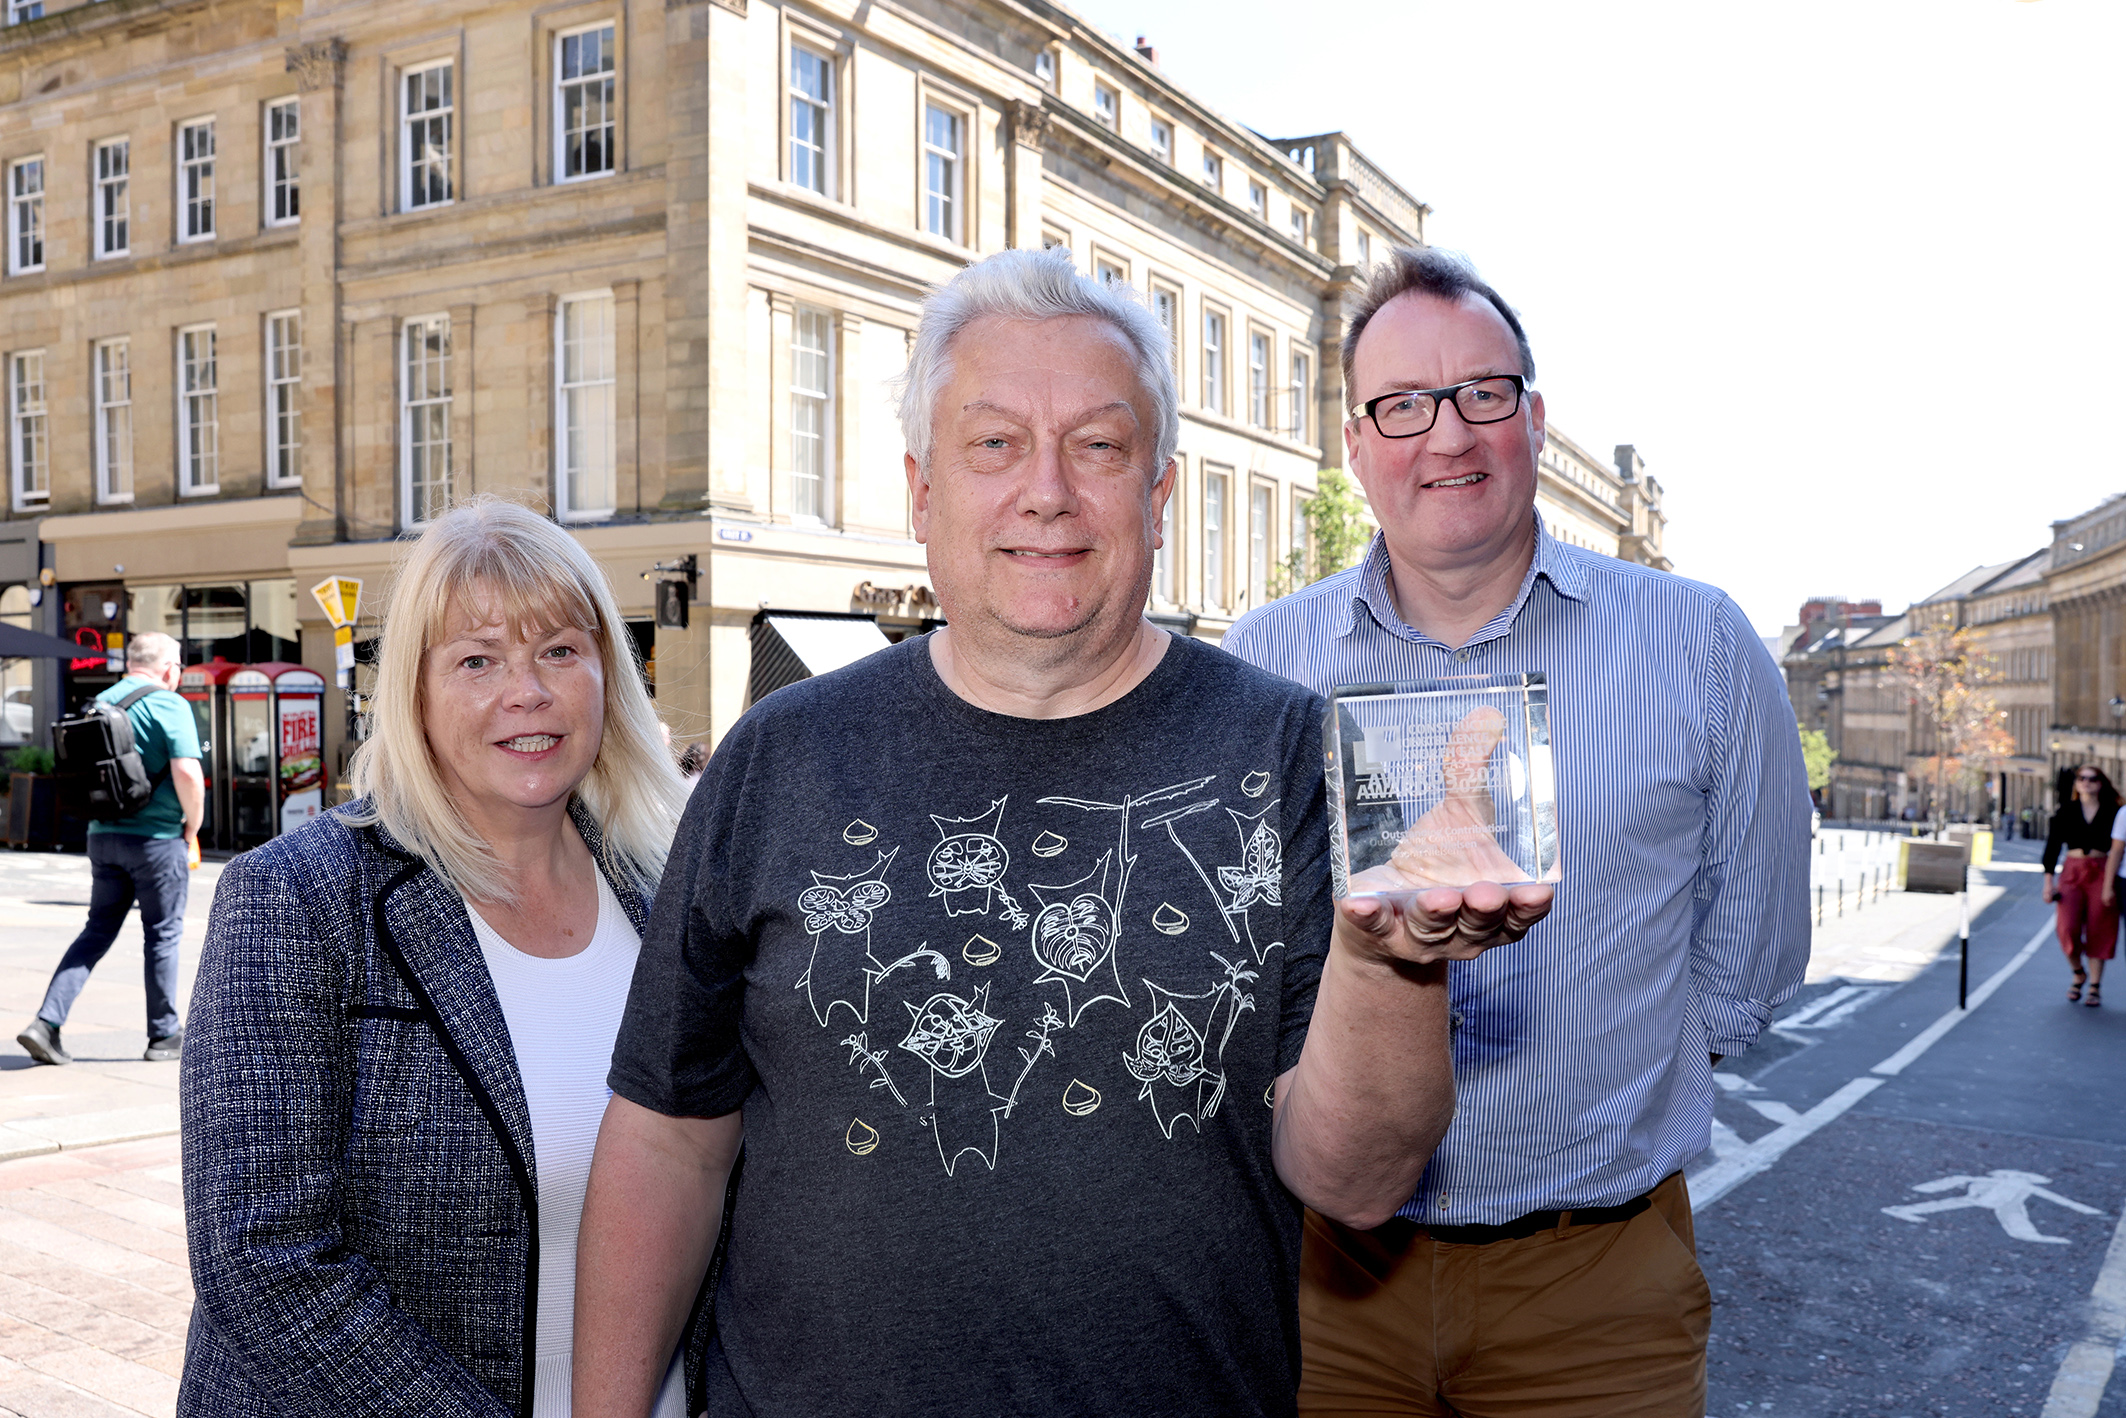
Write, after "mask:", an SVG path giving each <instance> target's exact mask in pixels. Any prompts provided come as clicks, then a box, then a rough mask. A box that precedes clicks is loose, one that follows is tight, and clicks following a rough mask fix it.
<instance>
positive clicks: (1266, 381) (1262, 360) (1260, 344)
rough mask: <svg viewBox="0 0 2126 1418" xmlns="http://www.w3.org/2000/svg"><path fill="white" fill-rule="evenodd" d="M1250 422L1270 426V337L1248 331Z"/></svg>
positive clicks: (1260, 425) (1262, 426)
mask: <svg viewBox="0 0 2126 1418" xmlns="http://www.w3.org/2000/svg"><path fill="white" fill-rule="evenodd" d="M1248 422H1249V423H1251V424H1253V425H1255V427H1257V428H1268V427H1269V426H1270V337H1269V336H1268V335H1266V334H1264V333H1263V332H1262V331H1260V330H1250V331H1248Z"/></svg>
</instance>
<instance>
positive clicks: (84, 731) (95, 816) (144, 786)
mask: <svg viewBox="0 0 2126 1418" xmlns="http://www.w3.org/2000/svg"><path fill="white" fill-rule="evenodd" d="M161 692H162V686H161V685H159V684H151V685H148V686H147V687H146V688H144V689H136V690H134V691H133V692H132V693H131V694H128V695H127V696H126V697H125V698H123V699H121V700H119V701H118V702H117V703H116V704H105V703H102V702H100V701H92V702H91V703H90V704H89V707H88V708H87V709H86V710H84V711H83V712H82V713H81V714H80V715H78V716H76V717H75V718H72V719H61V720H60V721H59V724H58V727H57V729H56V730H55V731H54V733H53V741H54V742H55V743H56V744H57V745H58V752H57V754H56V755H54V756H55V757H57V758H58V760H59V765H58V766H59V800H60V804H61V805H62V806H63V807H65V808H67V809H68V810H70V811H72V812H75V813H78V814H80V815H81V816H83V817H86V818H90V819H91V820H93V821H96V822H113V821H116V820H117V819H119V818H121V817H131V816H132V815H133V814H134V813H136V812H139V811H140V810H141V809H142V808H144V807H146V806H147V805H148V800H149V799H150V798H152V797H154V796H155V790H156V789H157V788H159V787H160V786H162V780H163V778H164V776H165V773H157V774H154V775H153V776H150V775H149V773H148V765H147V764H146V763H145V762H143V761H142V760H141V757H140V750H139V749H138V748H137V747H135V746H134V743H133V721H132V719H130V718H128V717H127V715H126V710H128V709H130V708H132V707H133V706H134V705H135V704H138V703H139V702H140V701H141V700H143V699H145V698H147V697H148V696H149V695H151V694H159V693H161ZM166 771H167V770H166Z"/></svg>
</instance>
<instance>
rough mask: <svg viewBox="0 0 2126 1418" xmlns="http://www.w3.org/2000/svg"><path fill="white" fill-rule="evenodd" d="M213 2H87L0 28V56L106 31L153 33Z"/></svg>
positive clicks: (135, 0) (125, 0)
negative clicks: (148, 31)
mask: <svg viewBox="0 0 2126 1418" xmlns="http://www.w3.org/2000/svg"><path fill="white" fill-rule="evenodd" d="M216 3H217V0H90V3H89V4H86V5H75V6H72V7H70V8H68V9H65V10H60V11H57V12H55V13H53V14H49V15H45V16H42V17H41V18H38V19H34V20H24V21H23V22H22V23H21V24H19V25H8V26H6V27H4V28H0V56H4V55H11V54H13V53H15V52H16V51H18V50H24V49H34V48H36V47H37V46H39V45H42V44H48V43H50V42H52V41H53V40H58V39H75V38H83V37H92V36H95V35H97V34H99V33H101V32H102V31H105V30H123V31H125V33H126V34H127V36H128V37H130V36H132V35H135V34H138V33H140V32H141V31H142V30H143V29H146V30H151V31H152V30H154V29H156V28H159V27H161V26H163V25H167V24H170V23H173V22H175V21H177V20H181V19H183V18H185V17H186V16H188V15H193V14H197V13H198V12H199V11H201V10H208V9H212V8H213V7H214V5H215V4H216Z"/></svg>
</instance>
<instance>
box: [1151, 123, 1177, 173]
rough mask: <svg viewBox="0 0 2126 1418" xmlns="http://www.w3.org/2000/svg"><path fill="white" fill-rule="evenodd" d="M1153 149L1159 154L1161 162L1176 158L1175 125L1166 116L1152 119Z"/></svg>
mask: <svg viewBox="0 0 2126 1418" xmlns="http://www.w3.org/2000/svg"><path fill="white" fill-rule="evenodd" d="M1152 151H1153V152H1155V153H1157V154H1158V155H1159V160H1160V161H1161V162H1164V163H1171V162H1173V160H1174V125H1173V124H1171V123H1169V122H1167V121H1166V120H1165V119H1164V118H1154V119H1153V120H1152Z"/></svg>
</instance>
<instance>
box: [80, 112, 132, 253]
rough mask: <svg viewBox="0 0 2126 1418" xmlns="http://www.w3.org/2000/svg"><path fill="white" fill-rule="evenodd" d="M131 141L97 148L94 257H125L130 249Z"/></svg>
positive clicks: (91, 215) (99, 145) (121, 139)
mask: <svg viewBox="0 0 2126 1418" xmlns="http://www.w3.org/2000/svg"><path fill="white" fill-rule="evenodd" d="M132 189H133V142H132V140H131V139H130V138H113V139H111V141H109V142H108V143H98V144H97V145H96V196H95V202H96V210H95V211H94V212H92V213H90V214H89V215H90V221H91V222H92V224H93V225H94V226H95V228H96V231H95V238H96V255H97V256H98V257H105V256H124V255H126V254H128V253H129V252H131V251H132V249H133V190H132Z"/></svg>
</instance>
